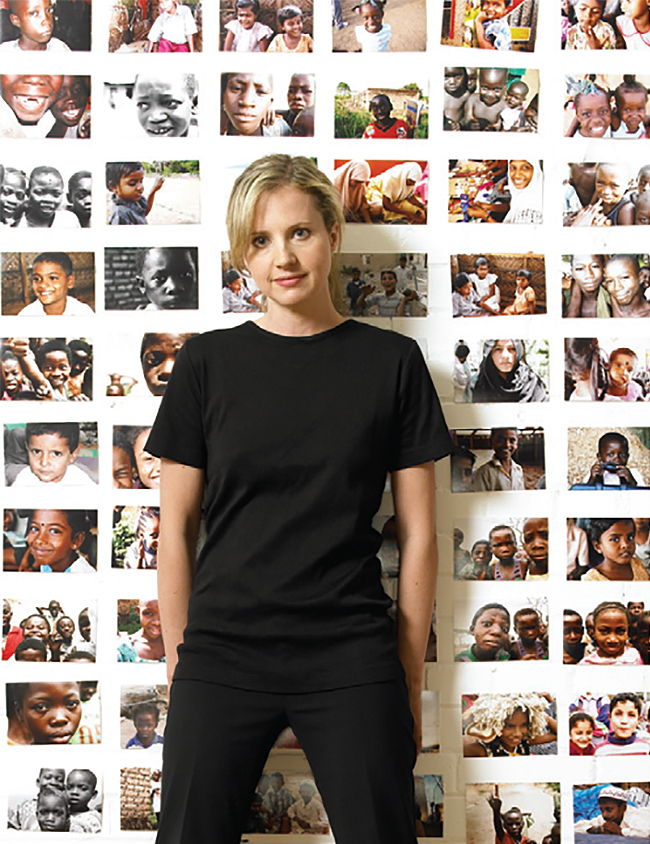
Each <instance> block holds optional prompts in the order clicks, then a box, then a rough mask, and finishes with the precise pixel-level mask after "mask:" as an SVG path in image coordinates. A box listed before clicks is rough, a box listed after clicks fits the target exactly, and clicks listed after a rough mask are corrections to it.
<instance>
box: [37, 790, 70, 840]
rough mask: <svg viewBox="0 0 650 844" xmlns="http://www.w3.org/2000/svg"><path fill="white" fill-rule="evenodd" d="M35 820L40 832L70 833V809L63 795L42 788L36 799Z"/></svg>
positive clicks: (57, 791)
mask: <svg viewBox="0 0 650 844" xmlns="http://www.w3.org/2000/svg"><path fill="white" fill-rule="evenodd" d="M36 820H37V822H38V829H40V831H41V832H70V807H69V806H68V800H67V798H66V796H65V794H64V793H62V792H61V791H59V790H58V789H56V788H53V787H52V786H51V785H46V786H43V788H42V789H41V790H40V791H39V792H38V797H37V798H36Z"/></svg>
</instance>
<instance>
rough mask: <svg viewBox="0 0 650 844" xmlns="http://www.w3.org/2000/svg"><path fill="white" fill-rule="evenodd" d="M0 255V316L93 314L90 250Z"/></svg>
mask: <svg viewBox="0 0 650 844" xmlns="http://www.w3.org/2000/svg"><path fill="white" fill-rule="evenodd" d="M6 172H7V171H6V170H5V175H6ZM0 204H1V199H0ZM1 258H2V264H1V267H2V315H3V316H14V315H16V314H18V315H19V316H91V315H94V312H95V311H94V309H95V253H94V252H70V253H67V252H41V253H38V252H3V253H2V256H1Z"/></svg>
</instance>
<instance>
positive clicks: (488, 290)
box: [469, 255, 501, 316]
mask: <svg viewBox="0 0 650 844" xmlns="http://www.w3.org/2000/svg"><path fill="white" fill-rule="evenodd" d="M474 270H475V271H474V272H473V273H469V278H470V279H471V281H472V284H473V285H474V289H475V290H476V292H477V293H478V295H479V296H480V298H481V301H480V305H481V307H482V308H483V310H484V311H486V312H487V313H488V314H492V315H493V316H496V315H497V314H498V313H500V311H501V305H500V302H501V289H500V288H499V285H498V284H497V282H498V280H499V276H498V275H497V274H496V273H491V272H490V262H489V261H488V259H487V258H485V257H484V256H482V255H481V256H479V257H478V258H477V259H476V261H474Z"/></svg>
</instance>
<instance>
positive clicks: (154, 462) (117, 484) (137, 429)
mask: <svg viewBox="0 0 650 844" xmlns="http://www.w3.org/2000/svg"><path fill="white" fill-rule="evenodd" d="M150 433H151V425H116V426H115V427H114V428H113V488H114V489H160V458H159V457H154V455H153V454H150V453H149V452H148V451H145V445H146V444H147V440H148V439H149V434H150Z"/></svg>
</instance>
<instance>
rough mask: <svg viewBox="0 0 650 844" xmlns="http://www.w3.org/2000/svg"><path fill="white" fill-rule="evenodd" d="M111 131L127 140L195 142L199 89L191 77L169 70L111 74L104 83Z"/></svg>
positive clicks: (193, 75) (197, 132) (195, 79)
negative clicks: (121, 74)
mask: <svg viewBox="0 0 650 844" xmlns="http://www.w3.org/2000/svg"><path fill="white" fill-rule="evenodd" d="M104 102H105V104H106V108H107V112H108V116H110V120H111V127H113V128H114V130H116V131H117V132H118V133H119V134H120V135H122V136H124V137H129V138H143V137H149V138H188V137H189V138H196V137H198V134H199V113H198V106H199V89H198V81H197V78H196V76H195V74H193V73H181V72H179V71H177V70H176V71H174V70H173V69H172V70H169V71H166V72H165V71H163V70H162V69H161V70H159V71H150V72H145V73H138V74H136V76H135V78H134V77H133V76H132V75H131V76H128V75H125V76H124V77H123V78H122V79H120V78H119V76H116V75H115V74H111V80H110V81H109V82H104Z"/></svg>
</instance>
